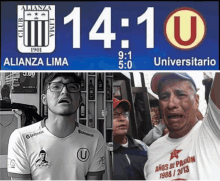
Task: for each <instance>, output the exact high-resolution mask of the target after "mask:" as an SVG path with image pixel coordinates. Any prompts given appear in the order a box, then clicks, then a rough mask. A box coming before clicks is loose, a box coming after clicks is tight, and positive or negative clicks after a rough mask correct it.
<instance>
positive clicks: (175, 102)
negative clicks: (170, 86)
mask: <svg viewBox="0 0 220 181" xmlns="http://www.w3.org/2000/svg"><path fill="white" fill-rule="evenodd" d="M178 102H179V100H178V98H177V96H175V95H174V94H173V95H171V96H170V99H169V102H168V107H169V109H174V108H177V107H178Z"/></svg>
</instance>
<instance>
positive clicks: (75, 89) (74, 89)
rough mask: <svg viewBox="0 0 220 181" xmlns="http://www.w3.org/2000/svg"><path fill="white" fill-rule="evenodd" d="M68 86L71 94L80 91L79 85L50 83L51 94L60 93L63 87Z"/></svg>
mask: <svg viewBox="0 0 220 181" xmlns="http://www.w3.org/2000/svg"><path fill="white" fill-rule="evenodd" d="M64 86H66V88H67V90H68V91H69V92H71V93H76V92H79V91H80V85H79V84H77V83H67V84H64V83H62V82H49V89H50V91H51V92H60V91H62V90H63V87H64Z"/></svg>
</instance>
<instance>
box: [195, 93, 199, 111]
mask: <svg viewBox="0 0 220 181" xmlns="http://www.w3.org/2000/svg"><path fill="white" fill-rule="evenodd" d="M195 98H196V107H197V109H199V95H198V94H196V97H195Z"/></svg>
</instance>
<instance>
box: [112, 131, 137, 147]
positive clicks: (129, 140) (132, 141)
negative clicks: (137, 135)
mask: <svg viewBox="0 0 220 181" xmlns="http://www.w3.org/2000/svg"><path fill="white" fill-rule="evenodd" d="M126 137H127V139H128V148H131V147H133V148H134V147H138V143H137V142H136V141H135V140H134V139H133V138H132V137H131V136H129V135H128V134H127V135H126ZM119 147H121V144H120V143H115V142H114V141H113V150H117V149H118V148H119Z"/></svg>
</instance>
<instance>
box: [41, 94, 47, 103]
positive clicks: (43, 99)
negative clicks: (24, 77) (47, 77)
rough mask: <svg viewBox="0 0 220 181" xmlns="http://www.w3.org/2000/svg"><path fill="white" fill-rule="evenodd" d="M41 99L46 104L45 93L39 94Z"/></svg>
mask: <svg viewBox="0 0 220 181" xmlns="http://www.w3.org/2000/svg"><path fill="white" fill-rule="evenodd" d="M41 100H42V103H43V104H44V105H47V96H46V95H45V94H42V95H41Z"/></svg>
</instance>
